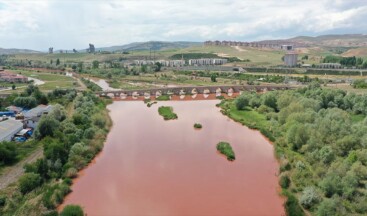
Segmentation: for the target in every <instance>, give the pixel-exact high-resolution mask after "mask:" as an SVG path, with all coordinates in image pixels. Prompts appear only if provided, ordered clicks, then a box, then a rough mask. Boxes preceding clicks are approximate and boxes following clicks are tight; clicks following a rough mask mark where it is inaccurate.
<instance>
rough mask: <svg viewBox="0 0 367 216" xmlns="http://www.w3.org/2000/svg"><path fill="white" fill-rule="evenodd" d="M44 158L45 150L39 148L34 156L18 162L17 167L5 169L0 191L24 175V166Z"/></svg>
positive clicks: (0, 178)
mask: <svg viewBox="0 0 367 216" xmlns="http://www.w3.org/2000/svg"><path fill="white" fill-rule="evenodd" d="M42 157H43V148H42V146H39V147H38V148H37V149H36V150H35V151H34V152H32V154H30V155H29V156H28V157H27V158H25V159H24V160H22V161H20V162H18V163H17V164H16V165H14V166H11V167H7V168H5V171H4V173H2V174H1V175H0V190H2V189H4V188H6V187H7V186H8V185H10V184H12V183H14V182H16V181H17V180H18V179H19V177H20V176H22V175H23V174H24V168H23V167H24V165H26V164H27V163H33V162H35V161H36V160H37V159H39V158H42Z"/></svg>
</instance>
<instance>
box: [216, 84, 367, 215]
mask: <svg viewBox="0 0 367 216" xmlns="http://www.w3.org/2000/svg"><path fill="white" fill-rule="evenodd" d="M222 108H223V111H224V113H226V114H227V115H229V116H230V117H232V118H234V115H232V113H233V112H239V113H240V115H241V116H246V115H249V114H248V113H250V112H249V111H251V110H252V111H256V112H257V113H259V114H261V116H264V118H265V119H266V121H260V120H259V119H256V118H253V119H252V121H251V122H243V123H245V124H247V125H249V126H253V127H255V128H257V129H259V130H260V131H261V132H262V133H263V134H264V135H266V136H267V137H269V138H270V139H271V140H273V141H274V142H275V152H276V155H277V157H278V158H279V160H280V177H279V180H280V185H281V187H282V188H283V192H282V193H283V195H285V196H287V197H288V200H287V202H286V204H285V206H286V209H287V214H288V215H304V213H303V212H304V210H307V211H309V212H310V213H311V214H312V215H318V216H329V215H365V214H367V192H366V190H365V188H366V186H367V149H366V145H367V143H366V140H367V135H366V132H365V131H366V130H367V118H366V115H367V95H356V94H354V93H347V92H345V91H342V90H328V89H322V88H321V87H320V85H319V84H316V83H314V84H311V85H310V86H308V87H307V88H302V89H297V90H291V91H276V92H268V93H265V94H256V93H243V94H242V95H241V96H240V97H238V98H237V99H236V100H235V101H226V102H223V103H222ZM243 119H244V118H243V117H241V118H239V119H236V120H238V121H243Z"/></svg>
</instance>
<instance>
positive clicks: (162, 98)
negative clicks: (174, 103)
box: [157, 95, 171, 101]
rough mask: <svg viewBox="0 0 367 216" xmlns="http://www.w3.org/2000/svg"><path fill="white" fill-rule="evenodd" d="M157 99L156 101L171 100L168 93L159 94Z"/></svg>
mask: <svg viewBox="0 0 367 216" xmlns="http://www.w3.org/2000/svg"><path fill="white" fill-rule="evenodd" d="M157 100H158V101H168V100H171V98H170V96H169V95H161V96H159V97H157Z"/></svg>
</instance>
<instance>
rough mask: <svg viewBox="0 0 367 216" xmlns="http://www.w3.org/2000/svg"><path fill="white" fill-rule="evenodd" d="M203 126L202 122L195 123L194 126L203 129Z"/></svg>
mask: <svg viewBox="0 0 367 216" xmlns="http://www.w3.org/2000/svg"><path fill="white" fill-rule="evenodd" d="M202 127H203V126H202V125H201V124H200V123H195V124H194V128H196V129H201V128H202Z"/></svg>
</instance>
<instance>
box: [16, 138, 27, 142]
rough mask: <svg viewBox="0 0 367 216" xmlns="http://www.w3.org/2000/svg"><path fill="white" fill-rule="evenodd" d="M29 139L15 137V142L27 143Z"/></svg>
mask: <svg viewBox="0 0 367 216" xmlns="http://www.w3.org/2000/svg"><path fill="white" fill-rule="evenodd" d="M26 140H27V139H26V138H25V137H15V138H14V141H15V142H25V141H26Z"/></svg>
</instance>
